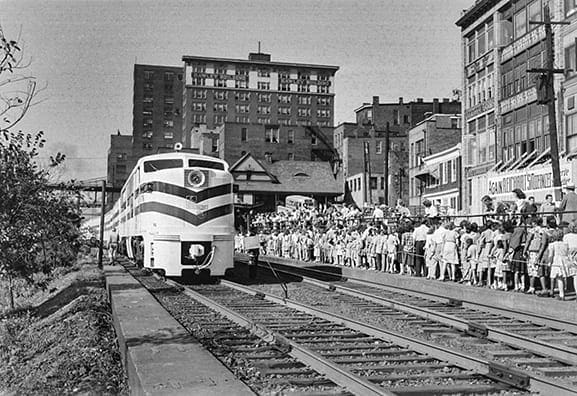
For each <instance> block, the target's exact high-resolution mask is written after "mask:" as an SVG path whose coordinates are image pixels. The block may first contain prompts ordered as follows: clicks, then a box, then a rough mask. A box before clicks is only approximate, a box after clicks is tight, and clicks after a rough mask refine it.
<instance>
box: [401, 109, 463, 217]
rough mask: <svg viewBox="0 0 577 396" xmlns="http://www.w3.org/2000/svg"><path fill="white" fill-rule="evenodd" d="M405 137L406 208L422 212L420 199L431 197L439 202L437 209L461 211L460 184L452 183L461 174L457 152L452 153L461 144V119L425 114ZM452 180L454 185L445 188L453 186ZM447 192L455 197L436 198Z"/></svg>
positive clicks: (454, 115)
mask: <svg viewBox="0 0 577 396" xmlns="http://www.w3.org/2000/svg"><path fill="white" fill-rule="evenodd" d="M408 134H409V167H408V169H409V172H408V174H409V202H408V204H409V206H411V207H412V208H415V210H417V211H418V210H420V209H421V208H422V201H423V198H424V195H427V194H433V193H435V194H437V195H438V196H436V197H435V199H434V200H439V201H441V205H443V206H447V205H449V206H451V207H452V208H453V209H455V210H459V209H461V203H460V195H459V192H460V188H461V182H460V181H458V182H457V179H456V178H457V176H458V175H460V173H461V171H460V168H461V163H460V159H459V158H460V152H459V150H457V151H456V152H455V147H457V146H458V147H459V148H460V143H461V115H460V114H453V115H449V114H429V117H427V118H426V119H424V120H423V121H421V122H420V123H418V124H417V125H416V126H415V127H414V128H412V129H411V130H409V133H408ZM447 150H448V151H447ZM444 152H445V153H444ZM442 153H444V154H442ZM452 180H454V181H455V185H451V186H447V184H451V183H453V181H452ZM447 188H448V189H450V190H453V189H454V190H455V191H456V195H451V197H449V199H447V197H444V196H443V194H440V195H439V194H438V193H440V192H443V191H446V189H447ZM452 192H453V191H452ZM455 197H457V198H459V199H457V200H456V201H455V202H453V201H454V200H453V201H452V200H451V199H452V198H455ZM431 200H432V201H434V200H433V199H431ZM443 201H445V202H443ZM415 210H413V212H415Z"/></svg>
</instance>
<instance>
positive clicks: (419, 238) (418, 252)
mask: <svg viewBox="0 0 577 396" xmlns="http://www.w3.org/2000/svg"><path fill="white" fill-rule="evenodd" d="M427 223H428V221H427V220H426V219H425V220H423V221H422V222H421V225H420V226H418V227H417V228H415V230H414V231H413V239H414V240H415V276H419V277H420V276H423V270H424V267H425V243H426V242H427V234H428V233H429V227H428V225H427Z"/></svg>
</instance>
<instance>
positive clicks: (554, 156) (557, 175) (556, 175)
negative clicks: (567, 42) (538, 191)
mask: <svg viewBox="0 0 577 396" xmlns="http://www.w3.org/2000/svg"><path fill="white" fill-rule="evenodd" d="M543 14H544V22H545V45H546V59H547V66H546V68H547V69H548V70H547V96H548V98H549V102H548V103H547V110H548V116H549V140H550V144H549V146H550V148H551V171H552V173H553V192H554V195H555V201H561V168H560V166H559V141H558V138H557V117H556V116H555V86H554V75H555V74H554V71H553V68H554V62H555V52H554V44H553V30H552V28H551V15H550V13H549V6H548V5H545V7H544V9H543Z"/></svg>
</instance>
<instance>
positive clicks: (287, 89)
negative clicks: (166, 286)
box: [182, 52, 339, 131]
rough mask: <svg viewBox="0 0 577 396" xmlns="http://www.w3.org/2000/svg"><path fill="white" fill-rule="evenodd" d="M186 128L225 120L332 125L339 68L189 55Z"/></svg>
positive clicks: (259, 57)
mask: <svg viewBox="0 0 577 396" xmlns="http://www.w3.org/2000/svg"><path fill="white" fill-rule="evenodd" d="M182 60H183V61H184V75H185V79H184V83H185V93H184V102H183V128H184V129H183V130H184V131H189V130H190V129H192V128H193V127H194V126H195V125H199V124H206V125H207V126H208V128H209V129H212V128H215V127H216V126H218V125H222V124H224V123H225V122H233V123H237V124H261V125H279V126H297V125H298V126H318V127H332V126H333V122H334V121H333V120H334V96H335V93H334V77H335V73H336V72H337V70H339V68H338V67H337V66H327V65H313V64H300V63H287V62H272V61H271V56H270V54H264V53H260V52H259V53H251V54H249V58H248V60H245V59H227V58H208V57H200V56H183V58H182Z"/></svg>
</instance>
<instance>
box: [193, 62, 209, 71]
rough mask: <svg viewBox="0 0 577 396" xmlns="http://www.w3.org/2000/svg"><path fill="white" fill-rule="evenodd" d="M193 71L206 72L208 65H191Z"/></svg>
mask: <svg viewBox="0 0 577 396" xmlns="http://www.w3.org/2000/svg"><path fill="white" fill-rule="evenodd" d="M191 67H192V72H193V73H204V72H205V71H206V67H205V65H204V64H198V63H197V64H193V65H191Z"/></svg>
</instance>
